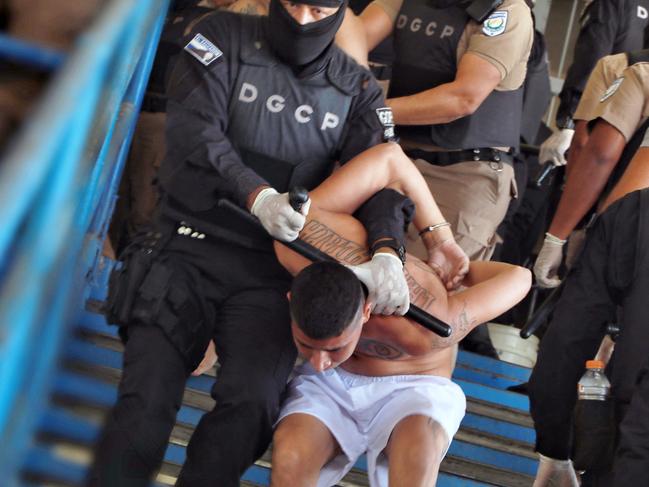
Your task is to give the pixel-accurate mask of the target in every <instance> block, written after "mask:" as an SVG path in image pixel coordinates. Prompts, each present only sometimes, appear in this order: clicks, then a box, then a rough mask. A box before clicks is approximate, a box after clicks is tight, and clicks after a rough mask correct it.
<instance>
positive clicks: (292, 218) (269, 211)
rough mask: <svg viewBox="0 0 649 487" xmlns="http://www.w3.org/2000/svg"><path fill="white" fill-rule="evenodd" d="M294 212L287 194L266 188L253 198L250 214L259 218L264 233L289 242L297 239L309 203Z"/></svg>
mask: <svg viewBox="0 0 649 487" xmlns="http://www.w3.org/2000/svg"><path fill="white" fill-rule="evenodd" d="M310 201H311V200H309V201H307V203H306V204H304V205H302V209H301V210H300V212H297V211H295V210H294V209H293V208H292V207H291V205H290V203H289V199H288V193H282V194H279V193H278V192H277V191H276V190H275V189H274V188H266V189H263V190H261V191H260V192H259V194H258V195H257V197H256V198H255V201H254V203H253V204H252V207H251V208H250V213H252V214H253V215H255V216H256V217H257V218H259V221H260V222H261V224H262V225H263V226H264V228H265V229H266V231H267V232H268V233H269V234H270V235H271V236H272V237H273V238H276V239H277V240H282V241H284V242H291V241H293V240H295V239H296V238H297V237H298V234H299V232H300V230H302V227H303V226H304V223H305V221H306V218H305V216H306V214H307V213H308V211H309V202H310Z"/></svg>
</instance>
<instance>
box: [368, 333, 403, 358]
mask: <svg viewBox="0 0 649 487" xmlns="http://www.w3.org/2000/svg"><path fill="white" fill-rule="evenodd" d="M356 351H357V352H360V353H362V354H363V355H369V356H370V357H377V358H380V359H382V360H397V359H400V358H401V357H403V355H404V354H403V352H402V351H401V350H399V349H398V348H395V347H393V346H392V345H387V344H385V343H382V342H378V341H376V340H372V339H370V338H363V337H361V339H360V340H358V345H356Z"/></svg>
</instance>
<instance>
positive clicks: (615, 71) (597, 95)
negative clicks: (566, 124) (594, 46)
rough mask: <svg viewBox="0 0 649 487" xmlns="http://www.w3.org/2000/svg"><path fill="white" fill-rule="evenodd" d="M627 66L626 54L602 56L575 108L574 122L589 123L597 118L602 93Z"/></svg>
mask: <svg viewBox="0 0 649 487" xmlns="http://www.w3.org/2000/svg"><path fill="white" fill-rule="evenodd" d="M628 65H629V60H628V57H627V55H626V53H620V54H613V55H611V56H604V57H603V58H602V59H600V60H599V61H598V62H597V65H596V66H595V68H594V69H593V72H592V73H591V74H590V77H589V78H588V83H587V84H586V88H585V89H584V94H583V95H582V96H581V99H580V101H579V105H578V106H577V111H576V112H575V116H574V119H575V120H585V121H587V122H590V121H591V120H593V119H594V118H595V117H597V115H596V113H597V111H598V109H599V105H600V100H601V98H602V96H603V95H604V92H605V91H606V89H607V88H608V87H609V86H611V85H612V84H613V82H614V81H615V80H616V79H618V78H619V77H620V76H622V72H623V71H624V70H625V69H626V68H627V66H628Z"/></svg>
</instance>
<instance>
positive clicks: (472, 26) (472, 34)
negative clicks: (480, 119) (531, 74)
mask: <svg viewBox="0 0 649 487" xmlns="http://www.w3.org/2000/svg"><path fill="white" fill-rule="evenodd" d="M403 1H404V0H374V2H373V3H374V4H376V5H378V6H379V7H381V8H382V9H383V10H384V11H385V13H386V14H387V15H388V16H389V17H390V19H391V20H392V22H393V23H394V22H396V19H397V16H398V14H399V10H401V6H402V5H403ZM498 10H505V11H507V13H508V17H507V19H508V20H507V27H506V28H505V31H504V32H503V33H502V34H499V35H496V36H488V35H486V34H485V33H484V32H483V30H482V24H478V23H477V22H475V21H473V20H470V21H469V22H468V23H467V25H466V27H465V29H464V32H463V33H462V37H461V38H460V42H459V44H458V48H457V61H458V62H459V60H460V58H461V57H462V56H463V55H464V53H466V52H470V53H472V54H476V55H478V56H480V57H481V58H483V59H485V60H487V61H489V62H490V63H491V64H493V65H494V66H495V67H496V68H497V69H498V71H499V72H500V77H501V82H500V84H499V85H498V86H497V87H496V90H498V91H509V90H515V89H517V88H519V87H520V86H521V85H522V84H523V81H524V80H525V73H526V70H527V58H528V57H529V54H530V50H531V49H532V42H533V40H534V29H533V25H532V18H531V16H530V12H529V8H528V7H527V5H526V4H525V2H524V1H523V0H505V1H504V2H503V4H502V5H501V6H499V7H498Z"/></svg>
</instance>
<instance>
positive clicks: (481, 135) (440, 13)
mask: <svg viewBox="0 0 649 487" xmlns="http://www.w3.org/2000/svg"><path fill="white" fill-rule="evenodd" d="M467 22H469V16H468V15H467V13H466V12H465V11H464V9H463V7H461V6H451V7H447V8H443V9H436V8H433V7H432V6H430V5H428V4H427V3H426V1H425V0H405V1H404V2H403V5H402V7H401V10H400V11H399V15H398V16H397V21H396V24H395V31H394V44H395V53H396V59H395V63H394V68H393V74H392V82H391V85H390V92H389V95H388V97H389V98H393V97H399V96H406V95H412V94H415V93H419V92H421V91H424V90H427V89H430V88H433V87H435V86H438V85H440V84H443V83H448V82H451V81H453V79H454V78H455V73H456V71H457V48H458V44H459V41H460V38H461V36H462V33H463V31H464V28H465V27H466V24H467ZM522 101H523V90H522V87H521V88H519V89H517V90H513V91H496V90H494V91H493V92H492V93H491V94H490V95H489V96H488V97H487V98H486V99H485V100H484V102H483V103H482V104H481V105H480V107H479V108H478V109H477V110H476V111H475V113H473V115H470V116H467V117H463V118H460V119H458V120H455V121H454V122H451V123H446V124H438V125H428V126H401V127H399V130H398V134H399V135H401V136H403V137H404V138H408V139H411V140H415V141H417V142H424V143H428V144H430V143H433V144H435V145H437V146H439V147H445V148H448V149H472V148H476V147H505V146H507V147H517V146H518V141H519V133H520V123H521V110H522Z"/></svg>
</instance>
